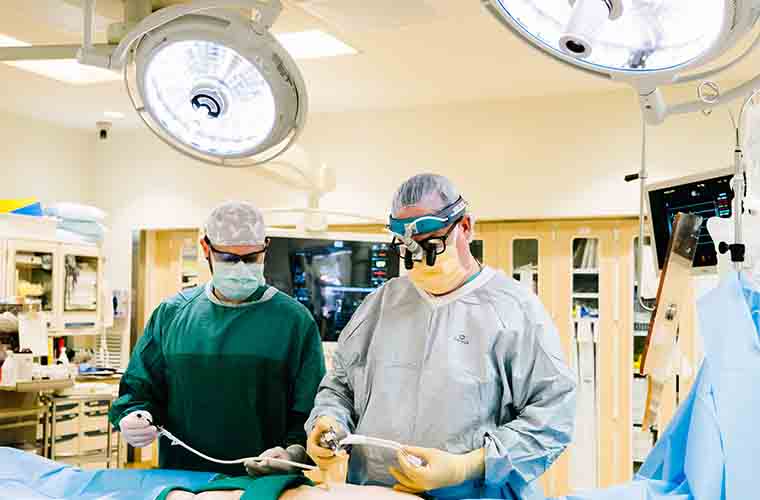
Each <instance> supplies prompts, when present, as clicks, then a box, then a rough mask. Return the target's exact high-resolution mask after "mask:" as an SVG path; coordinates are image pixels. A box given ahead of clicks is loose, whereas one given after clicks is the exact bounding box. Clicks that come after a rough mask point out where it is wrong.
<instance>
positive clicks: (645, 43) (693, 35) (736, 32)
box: [481, 0, 760, 123]
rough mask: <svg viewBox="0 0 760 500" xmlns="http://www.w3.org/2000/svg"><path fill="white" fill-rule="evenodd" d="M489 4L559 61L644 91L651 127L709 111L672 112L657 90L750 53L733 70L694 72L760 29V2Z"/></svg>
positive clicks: (515, 0)
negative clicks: (683, 114)
mask: <svg viewBox="0 0 760 500" xmlns="http://www.w3.org/2000/svg"><path fill="white" fill-rule="evenodd" d="M481 2H482V3H483V4H484V5H485V6H486V8H487V9H488V10H489V11H490V12H491V13H492V14H493V15H494V16H495V17H496V18H497V19H498V20H499V21H501V22H502V23H503V24H504V25H505V26H506V27H507V28H509V29H510V30H511V31H512V32H514V33H515V34H517V35H518V36H519V37H520V38H522V39H524V40H526V41H528V42H529V43H530V44H532V45H533V46H534V47H536V48H538V49H540V50H541V51H543V52H544V53H546V54H548V55H550V56H552V57H553V58H554V59H556V60H558V61H561V62H563V63H565V64H569V65H571V66H573V67H575V68H578V69H581V70H583V71H586V72H587V73H590V74H593V75H596V76H600V77H603V78H607V79H614V80H622V81H627V82H629V83H630V84H632V85H633V86H634V87H635V88H636V89H637V90H638V91H639V95H640V96H641V103H642V110H643V111H644V114H645V117H646V119H647V121H648V122H649V123H660V122H661V121H663V120H664V119H665V117H666V116H667V115H668V114H672V113H681V112H690V111H695V110H698V109H700V108H703V107H705V106H703V105H704V104H705V103H704V102H700V103H690V104H688V105H682V106H674V107H672V108H668V107H667V106H666V105H665V102H664V99H663V97H662V95H661V94H660V92H659V90H657V89H658V87H660V86H662V85H668V84H673V83H682V82H687V81H693V80H697V79H703V78H705V77H707V76H710V75H713V74H715V73H717V72H719V71H722V70H725V69H727V68H728V67H729V66H732V65H733V64H735V63H736V62H738V60H740V59H742V58H743V57H744V56H746V53H745V54H744V55H742V56H741V57H740V58H739V59H737V60H735V61H733V62H732V63H731V64H729V65H727V66H723V67H721V68H716V69H715V70H712V71H708V72H705V73H702V74H699V75H693V74H689V72H690V71H693V70H695V69H696V68H698V67H700V66H703V65H705V64H708V63H710V62H713V61H715V60H716V59H718V58H720V57H721V56H722V55H724V54H725V53H726V51H727V50H729V49H730V48H731V47H733V46H734V45H736V44H737V43H738V42H739V41H740V39H742V37H743V36H744V35H746V34H747V33H748V32H750V31H751V29H752V28H753V27H754V26H755V23H756V21H757V19H758V14H759V13H760V1H758V0H699V1H698V2H693V1H692V2H690V1H687V0H481ZM756 45H757V42H756V43H755V44H753V46H752V49H754V48H755V46H756ZM748 52H749V51H748ZM758 84H760V80H757V81H753V82H752V84H751V85H750V84H748V86H742V87H740V91H739V92H738V93H737V94H735V93H729V94H726V95H725V97H726V99H727V98H729V97H730V98H736V97H740V96H742V95H745V94H746V93H747V92H748V91H749V90H751V87H752V85H758ZM719 100H720V99H719ZM723 100H724V101H725V99H723ZM709 104H710V105H717V104H719V103H718V102H713V103H709ZM708 107H709V106H708Z"/></svg>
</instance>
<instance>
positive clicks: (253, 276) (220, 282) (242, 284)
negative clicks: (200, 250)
mask: <svg viewBox="0 0 760 500" xmlns="http://www.w3.org/2000/svg"><path fill="white" fill-rule="evenodd" d="M211 283H212V284H213V285H214V289H215V290H218V291H219V293H220V294H222V295H223V296H224V297H225V298H227V299H230V300H236V301H237V300H245V299H247V298H248V297H250V296H251V295H253V292H255V291H256V290H257V289H258V288H259V287H261V286H264V285H265V284H266V280H265V279H264V264H256V263H253V264H244V263H243V262H238V263H236V264H231V263H229V262H218V261H215V262H214V275H213V276H212V278H211Z"/></svg>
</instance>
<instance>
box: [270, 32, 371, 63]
mask: <svg viewBox="0 0 760 500" xmlns="http://www.w3.org/2000/svg"><path fill="white" fill-rule="evenodd" d="M275 37H276V38H277V40H278V41H279V42H280V43H281V44H282V45H283V47H285V50H287V51H288V52H289V53H290V55H291V56H293V58H294V59H318V58H321V57H335V56H348V55H354V54H358V53H359V51H357V50H356V49H355V48H353V47H351V46H350V45H347V44H345V43H343V42H341V41H340V40H338V39H337V38H335V37H334V36H332V35H330V34H329V33H325V32H324V31H320V30H308V31H297V32H293V33H279V34H276V35H275Z"/></svg>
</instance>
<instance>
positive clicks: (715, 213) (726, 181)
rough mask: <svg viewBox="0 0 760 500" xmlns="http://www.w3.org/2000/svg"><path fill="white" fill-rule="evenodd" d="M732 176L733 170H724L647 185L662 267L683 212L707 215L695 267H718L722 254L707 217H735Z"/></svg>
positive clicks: (658, 260) (658, 259)
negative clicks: (711, 233) (671, 237)
mask: <svg viewBox="0 0 760 500" xmlns="http://www.w3.org/2000/svg"><path fill="white" fill-rule="evenodd" d="M732 179H733V171H732V170H731V169H722V170H715V171H712V172H708V173H705V174H701V175H695V176H690V177H683V178H679V179H674V180H670V181H666V182H660V183H656V184H651V185H649V186H647V192H648V200H649V214H650V225H651V229H652V235H653V236H654V243H655V245H654V250H655V253H656V259H657V265H658V267H659V269H662V268H663V266H664V265H665V258H666V256H667V253H668V243H669V241H670V236H671V233H672V231H673V224H674V221H675V217H676V214H678V213H679V212H683V213H691V214H697V215H701V216H702V217H704V222H703V223H702V228H701V230H700V234H699V243H698V245H697V253H696V255H695V257H694V267H696V268H706V267H712V266H717V264H718V256H717V253H716V251H715V245H714V243H713V240H712V238H711V237H710V234H709V233H708V231H707V220H708V219H710V218H711V217H724V218H729V217H731V214H732V213H733V209H732V202H733V192H732V190H731V180H732Z"/></svg>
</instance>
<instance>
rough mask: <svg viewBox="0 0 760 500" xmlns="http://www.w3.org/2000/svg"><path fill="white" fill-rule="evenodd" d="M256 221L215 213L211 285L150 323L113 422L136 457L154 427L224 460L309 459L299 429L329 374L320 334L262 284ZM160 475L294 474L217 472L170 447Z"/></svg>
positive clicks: (256, 217)
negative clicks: (136, 450)
mask: <svg viewBox="0 0 760 500" xmlns="http://www.w3.org/2000/svg"><path fill="white" fill-rule="evenodd" d="M265 233H266V226H265V225H264V220H263V217H262V215H261V212H260V211H259V210H258V209H256V208H255V207H254V206H253V205H251V204H249V203H244V202H228V203H225V204H223V205H220V206H219V207H217V208H216V209H214V211H213V212H212V213H211V215H210V217H209V219H208V222H207V223H206V226H205V236H204V238H203V240H202V241H201V244H202V245H203V248H204V250H205V254H206V257H207V259H208V261H209V265H210V267H211V272H212V276H213V277H212V280H211V282H209V283H208V284H206V285H205V286H201V287H197V288H194V289H190V290H186V291H183V292H182V293H180V294H178V295H176V296H174V297H172V298H170V299H168V300H166V301H164V302H163V303H162V304H161V305H160V306H159V307H158V308H157V309H156V310H155V311H154V312H153V314H152V316H151V318H150V321H149V323H148V325H147V327H146V328H145V333H144V334H143V336H142V337H141V338H140V340H139V341H138V343H137V345H136V346H135V349H134V352H133V353H132V357H131V359H130V362H129V367H128V368H127V371H126V373H125V374H124V377H123V378H122V381H121V386H120V388H119V398H118V399H117V400H116V401H115V403H114V404H113V407H112V409H111V413H110V419H111V422H112V423H113V424H114V425H115V426H116V427H117V428H118V429H119V430H120V431H121V432H122V435H123V436H124V438H125V440H126V441H127V442H128V443H129V444H131V445H132V446H135V447H138V448H140V447H145V446H148V445H150V444H151V443H152V442H153V441H155V440H156V438H157V437H158V432H157V428H156V426H161V427H165V428H166V429H167V430H168V431H170V432H171V433H172V434H174V435H175V436H176V437H177V438H179V439H180V440H182V441H184V442H185V443H187V444H188V445H190V446H191V447H193V448H195V449H196V450H198V451H201V452H202V453H204V454H206V455H209V456H211V457H214V458H217V459H223V460H224V459H231V460H235V459H239V458H246V457H259V456H264V457H274V458H281V459H286V460H291V461H295V462H305V461H307V460H308V459H307V456H306V452H305V449H304V447H303V445H304V444H305V443H306V435H305V433H304V430H303V428H304V423H305V422H306V419H307V418H308V416H309V413H310V412H311V410H312V407H313V405H314V397H315V395H316V392H317V388H318V386H319V382H320V380H321V379H322V377H323V376H324V374H325V363H324V356H323V353H322V344H321V339H320V335H319V332H318V330H317V326H316V324H315V322H314V320H313V318H312V316H311V314H310V313H309V311H308V310H307V309H306V308H305V307H303V306H302V305H301V304H300V303H298V302H297V301H295V300H293V299H292V298H290V297H289V296H287V295H286V294H284V293H282V292H280V291H278V290H277V289H275V288H273V287H269V286H267V285H266V283H265V279H264V271H263V268H264V259H265V255H266V251H267V246H268V244H267V239H266V236H265ZM159 465H160V467H161V468H165V469H182V470H196V471H207V472H219V473H223V474H227V475H231V476H240V475H245V474H246V468H247V469H248V473H250V474H252V475H266V474H271V473H290V472H293V470H290V469H288V467H287V466H286V467H282V466H280V465H276V464H274V463H273V462H270V461H263V462H253V461H249V462H247V463H246V468H244V467H243V466H241V465H231V466H226V465H219V464H216V463H212V462H209V461H206V460H204V459H202V458H200V457H198V456H196V455H194V454H192V453H190V452H188V451H186V450H185V449H184V448H182V447H180V446H172V445H171V443H170V442H169V441H168V440H167V439H166V438H164V437H162V438H161V442H160V446H159Z"/></svg>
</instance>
